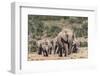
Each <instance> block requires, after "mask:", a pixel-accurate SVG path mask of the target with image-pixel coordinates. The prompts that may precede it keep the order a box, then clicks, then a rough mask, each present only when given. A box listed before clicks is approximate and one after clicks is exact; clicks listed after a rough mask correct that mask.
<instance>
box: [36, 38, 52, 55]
mask: <svg viewBox="0 0 100 76" xmlns="http://www.w3.org/2000/svg"><path fill="white" fill-rule="evenodd" d="M37 46H38V47H37V50H38V54H39V55H42V54H43V55H44V56H48V55H49V54H51V49H52V45H51V43H50V41H49V39H48V38H45V39H42V40H39V41H37Z"/></svg>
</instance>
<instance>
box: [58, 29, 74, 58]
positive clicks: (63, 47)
mask: <svg viewBox="0 0 100 76" xmlns="http://www.w3.org/2000/svg"><path fill="white" fill-rule="evenodd" d="M73 40H74V34H73V31H72V30H70V29H63V30H62V31H61V32H60V33H59V34H58V36H57V43H58V46H59V49H58V51H59V56H60V57H62V56H63V54H64V56H68V54H71V53H72V43H73Z"/></svg>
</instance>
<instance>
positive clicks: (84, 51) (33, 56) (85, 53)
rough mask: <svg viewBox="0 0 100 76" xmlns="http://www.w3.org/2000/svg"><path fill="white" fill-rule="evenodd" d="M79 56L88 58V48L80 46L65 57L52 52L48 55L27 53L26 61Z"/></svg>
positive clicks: (77, 57)
mask: <svg viewBox="0 0 100 76" xmlns="http://www.w3.org/2000/svg"><path fill="white" fill-rule="evenodd" d="M80 58H88V49H87V47H84V48H80V49H79V52H78V53H73V54H70V55H68V56H67V57H59V56H58V55H53V54H52V55H49V56H48V57H44V56H43V55H38V54H37V53H29V54H28V61H34V60H35V61H39V60H61V59H80Z"/></svg>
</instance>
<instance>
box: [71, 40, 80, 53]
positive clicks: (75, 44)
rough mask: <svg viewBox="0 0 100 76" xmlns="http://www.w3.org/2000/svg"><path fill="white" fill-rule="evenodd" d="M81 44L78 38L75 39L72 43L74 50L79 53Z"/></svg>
mask: <svg viewBox="0 0 100 76" xmlns="http://www.w3.org/2000/svg"><path fill="white" fill-rule="evenodd" d="M79 46H80V43H79V42H78V41H77V40H74V41H73V44H72V52H73V53H77V52H78V50H79Z"/></svg>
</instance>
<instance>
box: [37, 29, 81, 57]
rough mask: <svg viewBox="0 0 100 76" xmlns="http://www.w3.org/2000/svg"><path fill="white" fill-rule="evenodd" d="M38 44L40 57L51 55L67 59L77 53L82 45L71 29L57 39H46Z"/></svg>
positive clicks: (64, 31)
mask: <svg viewBox="0 0 100 76" xmlns="http://www.w3.org/2000/svg"><path fill="white" fill-rule="evenodd" d="M36 43H37V53H38V55H43V56H46V57H48V56H49V55H51V54H53V55H58V56H59V57H62V56H65V57H66V56H68V55H70V54H72V53H77V52H78V50H79V45H80V44H79V42H78V41H77V40H76V38H75V35H74V33H73V31H72V30H70V29H64V30H62V31H61V32H60V33H58V35H57V36H56V37H55V38H52V39H51V38H44V39H41V40H38V41H37V42H36Z"/></svg>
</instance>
